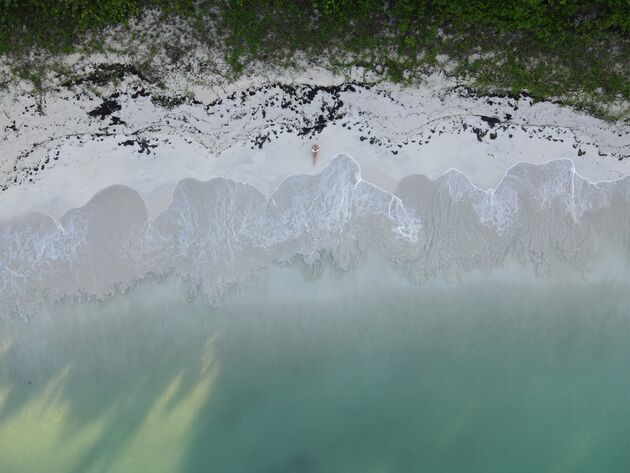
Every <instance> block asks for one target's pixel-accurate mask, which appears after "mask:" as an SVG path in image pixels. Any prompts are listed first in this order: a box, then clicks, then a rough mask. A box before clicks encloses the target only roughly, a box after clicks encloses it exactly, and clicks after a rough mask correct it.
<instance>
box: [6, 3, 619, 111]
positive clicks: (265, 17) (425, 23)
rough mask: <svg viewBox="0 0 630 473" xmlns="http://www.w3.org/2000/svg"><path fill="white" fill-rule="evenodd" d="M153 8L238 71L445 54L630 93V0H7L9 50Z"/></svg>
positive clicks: (401, 76) (603, 97)
mask: <svg viewBox="0 0 630 473" xmlns="http://www.w3.org/2000/svg"><path fill="white" fill-rule="evenodd" d="M147 7H158V8H160V9H161V10H162V12H164V14H165V15H178V16H183V17H186V18H188V19H190V24H191V25H193V27H194V30H195V32H196V34H197V36H198V39H199V40H201V41H208V42H211V43H212V44H214V45H216V44H221V45H222V47H223V48H225V57H226V59H227V62H228V64H229V65H230V67H231V69H232V72H233V73H234V74H236V75H238V74H239V73H240V72H241V71H242V70H243V69H244V68H245V67H246V65H247V64H248V63H249V62H250V61H253V60H264V61H273V62H275V63H278V64H285V63H287V60H290V58H292V57H293V55H294V54H295V53H297V52H302V53H306V54H308V55H309V56H311V57H317V56H320V55H322V54H324V53H325V54H326V55H327V57H329V58H332V60H333V61H334V62H336V63H337V64H338V65H340V66H342V67H347V66H352V65H360V66H363V67H368V68H372V69H374V70H376V71H379V72H383V73H385V74H387V75H388V76H389V77H390V79H392V80H395V81H404V80H407V79H409V78H412V77H413V76H414V75H416V74H418V72H421V71H422V70H423V68H425V67H427V66H432V65H435V64H437V63H438V62H439V59H441V58H443V57H446V56H447V57H448V58H449V59H450V60H451V61H452V64H454V72H455V73H457V74H461V75H466V76H468V77H470V78H472V79H474V80H475V83H476V85H477V87H478V88H479V89H481V90H482V91H503V92H507V91H511V92H518V91H521V90H523V89H527V90H528V91H529V92H530V94H531V95H532V96H534V97H535V98H549V97H561V98H562V99H563V100H564V101H566V102H570V103H573V104H575V105H581V106H585V107H590V108H591V109H592V110H593V111H595V112H599V113H600V114H604V113H605V104H607V103H610V102H612V101H614V100H616V99H620V98H621V99H625V100H630V0H596V1H590V2H587V1H582V0H513V1H510V2H499V1H487V0H385V1H382V0H201V1H193V0H170V1H169V0H100V1H91V0H0V52H5V53H15V52H16V51H24V50H27V49H29V48H31V47H43V48H44V49H47V50H49V51H53V52H57V51H68V50H72V47H73V45H74V44H75V43H76V41H77V39H78V38H80V37H81V35H82V34H83V33H85V32H87V31H99V30H101V29H102V28H104V27H106V26H108V25H112V24H121V23H125V22H126V21H127V20H128V19H129V18H131V17H134V16H138V15H142V12H143V11H144V9H145V8H147ZM210 25H212V28H210ZM217 35H218V36H217Z"/></svg>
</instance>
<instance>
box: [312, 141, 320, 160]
mask: <svg viewBox="0 0 630 473" xmlns="http://www.w3.org/2000/svg"><path fill="white" fill-rule="evenodd" d="M311 152H312V153H313V164H317V154H318V153H319V145H318V144H314V145H313V146H311Z"/></svg>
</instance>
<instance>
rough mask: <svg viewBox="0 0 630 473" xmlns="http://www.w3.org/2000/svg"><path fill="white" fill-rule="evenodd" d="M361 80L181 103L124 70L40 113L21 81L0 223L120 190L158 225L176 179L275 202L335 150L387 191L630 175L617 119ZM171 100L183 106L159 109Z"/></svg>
mask: <svg viewBox="0 0 630 473" xmlns="http://www.w3.org/2000/svg"><path fill="white" fill-rule="evenodd" d="M108 64H109V66H111V63H107V62H105V63H101V64H100V66H99V65H98V64H92V65H88V66H86V67H85V68H84V70H83V71H82V74H83V76H81V75H79V77H83V80H85V81H86V82H89V80H90V77H91V76H90V74H93V73H94V71H95V70H96V71H98V70H99V69H98V68H99V67H107V66H108ZM116 64H117V67H123V66H124V65H120V64H118V63H116ZM364 77H365V74H364V73H363V72H362V71H360V70H358V69H357V70H355V71H354V72H353V74H352V76H351V77H347V76H346V77H344V76H340V75H335V74H334V73H332V72H331V71H328V70H326V69H323V68H319V67H317V66H313V65H309V64H302V65H301V66H300V68H298V69H294V70H287V71H284V72H279V73H278V74H277V75H273V76H271V77H269V76H268V75H267V76H262V75H251V76H246V77H243V78H241V79H239V80H238V81H237V82H236V83H229V82H228V81H227V80H226V79H224V78H222V77H221V76H219V75H216V76H213V77H203V78H202V79H203V83H204V84H206V85H205V86H204V85H203V84H202V85H195V86H194V87H192V88H187V89H186V91H185V92H186V93H187V95H183V94H184V90H182V88H181V87H179V86H177V84H178V83H181V82H182V80H181V79H182V78H181V77H179V79H180V80H178V75H177V73H176V72H171V73H170V75H169V81H168V84H174V85H172V86H170V85H169V88H167V90H160V89H158V88H156V86H155V85H154V84H151V83H148V82H147V81H145V80H143V79H141V78H140V77H138V76H136V75H134V74H133V73H123V74H122V81H121V82H120V83H119V84H117V85H113V84H111V83H106V84H104V85H99V84H94V83H92V84H88V85H89V87H86V85H85V84H66V85H65V86H60V87H58V88H57V89H51V90H49V91H48V92H47V93H46V95H45V97H44V102H43V104H40V105H41V107H40V108H41V109H40V110H38V105H37V103H38V102H37V100H36V98H35V97H33V96H31V95H29V94H27V93H25V92H24V89H23V88H21V87H20V84H18V85H16V86H14V87H10V88H8V89H6V90H4V91H2V92H0V108H1V109H2V113H0V130H2V134H0V157H1V159H0V188H1V189H2V191H1V192H0V218H2V217H4V218H6V217H11V216H15V215H19V214H21V213H25V212H28V211H31V210H39V211H42V212H44V213H46V214H48V215H50V216H52V217H54V218H59V217H60V216H62V215H63V214H64V213H65V212H66V211H67V210H69V209H71V208H75V207H79V206H82V205H84V204H85V203H86V202H87V201H88V200H89V199H90V198H91V197H92V196H93V195H94V194H95V193H96V192H98V191H100V190H101V189H103V188H105V187H108V186H111V185H114V184H123V185H127V186H129V187H131V188H133V189H135V190H137V191H138V192H139V193H140V195H141V196H142V197H143V199H144V200H145V201H146V202H147V206H148V208H149V213H150V215H151V216H155V215H157V214H158V213H159V212H160V211H161V210H163V209H165V208H166V207H167V206H168V204H169V202H170V199H171V195H172V191H173V189H174V187H175V184H176V183H177V182H178V181H179V180H181V179H184V178H188V177H193V178H196V179H199V180H208V179H211V178H215V177H227V178H231V179H235V180H238V181H243V182H247V183H250V184H253V185H255V186H256V187H258V188H259V189H260V190H261V191H262V192H264V193H269V192H271V190H272V189H273V188H275V187H276V186H277V185H278V184H279V183H280V182H281V181H282V180H283V179H284V178H286V177H287V176H290V175H292V174H296V173H311V174H314V173H317V172H319V171H321V169H322V168H323V167H324V166H325V165H326V164H327V163H328V161H329V160H330V159H331V158H332V157H333V156H335V155H337V154H338V153H344V154H347V155H350V156H352V157H353V158H354V159H355V160H356V161H357V162H358V163H359V164H360V165H361V170H362V176H363V178H365V179H366V180H368V181H370V182H373V183H375V184H377V185H379V186H381V187H382V188H384V189H386V190H388V191H394V190H395V188H396V185H397V184H398V182H399V181H400V180H401V178H403V177H405V176H409V175H414V174H423V175H426V176H428V177H430V178H432V179H434V178H436V177H438V176H439V175H441V174H443V173H444V172H446V171H447V170H449V169H452V168H455V169H457V170H459V171H461V172H463V173H465V174H466V175H467V176H469V178H470V179H471V181H472V182H473V183H474V184H475V185H476V186H478V187H480V188H484V189H486V188H491V187H494V186H496V184H497V183H498V182H499V180H500V179H501V177H502V176H503V175H504V174H505V172H506V170H507V169H508V168H510V167H511V166H513V165H514V164H515V163H517V162H529V163H544V162H547V161H550V160H554V159H562V158H569V159H571V160H572V161H573V163H574V165H575V168H576V171H577V172H578V173H579V174H581V175H582V176H584V177H585V178H587V179H589V180H591V181H600V180H614V179H618V178H619V177H621V176H623V175H626V174H630V126H628V124H627V123H625V122H624V121H622V120H619V121H617V122H613V123H610V122H605V121H603V120H600V119H597V118H594V117H592V116H589V115H587V114H586V113H584V112H580V111H577V110H575V109H572V108H570V107H563V106H561V105H558V104H554V103H549V102H539V103H534V101H533V100H532V99H531V98H529V97H528V96H526V95H527V94H522V95H518V96H515V95H513V96H507V97H484V96H479V97H478V96H475V95H474V94H472V93H471V92H470V91H469V90H468V88H467V87H466V86H465V84H464V83H462V82H458V81H457V80H456V79H453V78H449V77H446V76H444V74H442V73H439V72H435V73H433V74H431V75H427V76H426V77H425V78H424V80H423V81H422V82H421V83H419V84H414V85H409V86H401V85H396V84H391V83H387V82H383V81H377V82H375V83H367V82H362V80H363V78H364ZM200 79H201V78H200ZM80 80H82V79H79V81H80ZM156 97H157V99H156ZM164 97H167V98H170V99H173V100H174V102H173V103H174V104H175V105H173V104H169V106H166V107H165V106H163V104H162V105H161V104H160V100H163V98H164ZM180 102H181V103H180ZM314 143H317V144H319V146H320V147H321V149H320V152H319V159H318V162H317V164H316V165H314V164H313V162H312V159H311V153H310V149H311V145H312V144H314Z"/></svg>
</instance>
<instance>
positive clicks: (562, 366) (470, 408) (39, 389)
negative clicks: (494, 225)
mask: <svg viewBox="0 0 630 473" xmlns="http://www.w3.org/2000/svg"><path fill="white" fill-rule="evenodd" d="M524 274H525V275H524ZM527 274H529V273H527V272H525V273H523V274H520V273H517V272H508V271H503V272H502V273H501V274H499V273H494V274H487V275H484V274H476V275H471V276H469V277H468V278H467V279H466V280H464V281H461V282H460V283H457V284H453V283H450V284H448V283H443V282H440V281H439V280H436V281H433V282H432V283H429V284H425V285H423V286H416V285H412V284H410V283H408V282H407V281H406V280H405V279H403V278H401V277H399V276H397V275H396V274H395V273H394V272H393V271H391V270H390V269H389V267H388V266H387V265H385V264H384V263H380V262H376V261H370V262H369V264H366V265H364V266H362V267H360V268H358V269H354V270H351V271H348V272H344V273H341V272H338V271H335V270H332V269H326V270H325V271H324V272H323V274H322V275H320V276H319V277H318V278H315V279H313V280H306V279H305V278H304V277H303V276H302V274H301V273H300V271H299V270H298V269H295V268H284V269H278V268H276V269H270V270H268V271H267V272H265V273H264V274H263V275H262V276H261V277H260V278H259V279H258V280H257V282H256V283H254V284H252V285H250V287H247V288H241V289H239V290H238V291H236V292H235V293H233V294H230V295H229V296H228V297H227V298H226V300H225V303H224V304H223V305H222V306H221V308H219V309H212V308H210V307H208V306H207V305H206V304H205V303H204V302H203V301H200V300H189V299H187V298H186V296H185V292H186V291H185V290H184V287H183V285H182V284H181V283H180V282H178V280H176V279H172V280H168V281H166V282H160V283H158V282H151V283H149V282H147V283H143V284H142V285H140V286H139V287H137V288H136V289H133V290H131V291H130V292H128V293H127V294H124V295H119V296H116V297H114V298H112V299H110V300H107V301H105V302H98V303H97V302H93V303H88V302H82V303H69V302H68V303H62V304H59V305H57V306H54V307H51V308H48V309H47V310H46V311H44V312H43V313H40V314H37V315H36V316H34V317H33V318H32V319H31V320H30V321H29V322H27V323H25V322H15V323H13V324H4V325H3V326H2V330H1V332H0V333H1V335H0V471H2V472H5V471H6V472H15V473H22V472H29V473H30V472H35V471H55V472H77V473H79V472H81V473H83V472H102V471H107V472H137V471H152V472H207V471H220V472H224V473H241V472H243V473H245V472H247V473H251V472H261V473H281V472H313V473H314V472H331V471H339V472H351V473H352V472H357V473H359V472H361V473H370V472H374V473H386V472H409V471H427V472H440V471H444V472H452V471H466V472H483V473H488V472H505V471H510V472H532V471H536V472H592V471H600V472H608V471H611V472H612V471H624V470H625V468H626V467H627V465H628V464H630V453H628V452H630V449H629V448H628V447H629V445H628V439H630V410H629V409H628V402H629V401H630V378H629V377H628V376H627V372H628V360H629V359H630V343H629V342H630V309H629V308H630V291H629V290H628V289H630V287H629V286H630V284H629V282H628V279H626V278H623V277H617V276H614V277H613V276H606V277H604V276H602V277H598V280H590V281H588V283H587V282H579V281H576V282H566V281H565V282H562V281H555V282H554V281H553V280H544V281H543V280H540V279H536V278H534V277H533V276H527Z"/></svg>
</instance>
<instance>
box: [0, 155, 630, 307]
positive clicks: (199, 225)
mask: <svg viewBox="0 0 630 473" xmlns="http://www.w3.org/2000/svg"><path fill="white" fill-rule="evenodd" d="M629 208H630V177H625V178H623V179H619V180H617V181H610V182H599V183H591V182H589V181H588V180H586V179H584V178H583V177H581V176H580V175H578V174H577V173H576V172H575V169H574V167H573V164H572V162H571V161H570V160H558V161H552V162H549V163H547V164H543V165H533V164H526V163H519V164H517V165H515V166H514V167H512V168H510V169H509V170H508V171H507V172H506V174H505V176H504V178H503V179H502V180H501V182H500V183H499V184H498V186H497V187H496V188H495V189H490V190H485V191H484V190H481V189H479V188H476V187H475V186H474V185H473V184H472V183H471V182H470V180H469V179H468V178H467V177H466V176H465V175H464V174H462V173H460V172H458V171H456V170H451V171H448V172H447V173H445V174H444V175H442V176H441V177H439V178H438V179H436V180H430V179H428V178H427V177H425V176H420V175H416V176H409V177H406V178H404V179H403V180H402V181H401V182H400V183H399V185H398V188H397V190H396V192H395V193H394V194H392V193H390V192H387V191H385V190H383V189H381V188H379V187H377V186H375V185H373V184H371V183H369V182H367V181H364V180H363V179H362V178H361V174H360V167H359V165H358V163H357V162H356V161H354V160H353V159H352V158H350V157H349V156H347V155H338V156H337V157H336V158H334V159H333V160H332V161H331V162H330V163H329V165H328V166H327V167H326V168H325V169H324V170H323V171H322V172H321V173H320V174H318V175H315V176H311V175H303V174H300V175H295V176H291V177H289V178H287V179H285V180H284V181H283V182H282V184H281V185H280V186H279V187H278V188H277V189H276V190H275V191H274V192H273V193H271V194H270V195H268V196H267V195H264V194H263V193H261V192H260V191H259V190H258V189H256V188H255V187H253V186H251V185H248V184H245V183H241V182H236V181H232V180H228V179H223V178H218V179H213V180H210V181H207V182H200V181H197V180H195V179H184V180H182V181H180V182H179V184H178V185H177V187H176V189H175V191H174V193H173V200H172V203H171V205H170V206H169V208H168V209H167V210H165V211H164V212H162V213H161V214H160V215H159V216H157V218H155V219H154V220H150V219H149V217H148V213H147V208H146V205H145V203H144V201H143V200H142V198H141V197H140V195H139V194H138V193H137V192H136V191H134V190H133V189H130V188H128V187H125V186H119V185H116V186H111V187H108V188H107V189H105V190H103V191H101V192H99V193H98V194H96V195H95V196H94V197H93V198H92V199H91V200H90V201H89V202H88V203H87V204H86V205H85V206H83V207H81V208H78V209H73V210H70V211H69V212H67V213H66V214H65V215H64V216H63V217H62V218H61V219H60V220H59V222H56V221H55V220H53V219H52V218H51V217H49V216H47V215H44V214H41V213H29V214H26V215H23V216H20V217H16V218H12V219H9V220H0V307H3V311H2V313H0V318H4V319H6V318H13V317H17V316H19V317H27V316H28V315H30V314H31V313H32V312H33V311H34V310H35V309H36V308H37V307H38V305H39V304H41V303H43V302H54V301H57V300H59V299H61V298H63V297H87V298H100V297H105V296H107V295H111V294H113V293H115V292H117V291H124V290H125V289H126V288H128V287H130V286H132V285H134V284H135V283H137V282H138V281H140V280H142V279H145V278H147V277H166V276H172V275H175V276H179V277H181V278H183V280H185V281H186V283H187V287H188V288H189V290H190V291H191V292H196V291H198V292H201V293H202V294H204V295H207V296H209V297H210V298H211V299H217V298H220V296H221V295H222V294H224V293H225V291H226V290H227V289H229V288H230V287H233V286H234V285H235V284H237V283H239V282H241V281H244V280H246V279H248V278H250V277H251V276H252V275H254V274H255V273H256V272H257V271H259V270H261V269H263V268H265V267H268V266H269V265H272V264H287V263H296V262H299V263H300V264H303V265H305V267H306V268H309V269H313V268H317V266H318V265H319V264H320V263H321V262H322V261H326V262H330V263H331V264H334V265H335V266H336V267H338V268H340V269H343V270H347V269H349V268H351V267H352V266H353V265H355V264H357V262H359V261H361V260H362V258H363V257H364V256H365V255H367V254H368V253H370V252H376V253H377V254H379V255H380V256H382V257H384V258H385V259H386V260H387V261H388V262H390V263H391V264H392V265H394V267H395V268H396V269H397V270H399V271H400V272H401V273H403V274H406V275H407V276H409V277H410V278H411V279H412V280H414V281H417V282H422V281H426V280H428V279H432V278H436V277H445V278H449V279H450V278H458V277H460V276H462V275H463V274H466V273H469V272H472V271H476V270H482V271H491V270H493V269H498V268H501V267H503V266H505V265H506V264H512V263H519V264H521V265H523V266H525V267H527V268H530V269H531V271H532V272H533V273H534V274H536V275H537V276H540V277H546V276H553V275H558V274H564V272H566V271H572V272H576V273H578V274H579V273H584V272H586V271H588V270H589V269H591V268H592V267H593V265H594V264H595V262H596V261H597V259H598V258H599V257H601V256H602V255H603V254H604V252H606V251H607V250H608V249H610V248H611V247H612V248H615V253H616V254H621V255H622V258H625V259H626V260H627V259H629V258H628V257H629V255H630V218H628V216H629V215H630V212H629V211H628V209H629Z"/></svg>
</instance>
